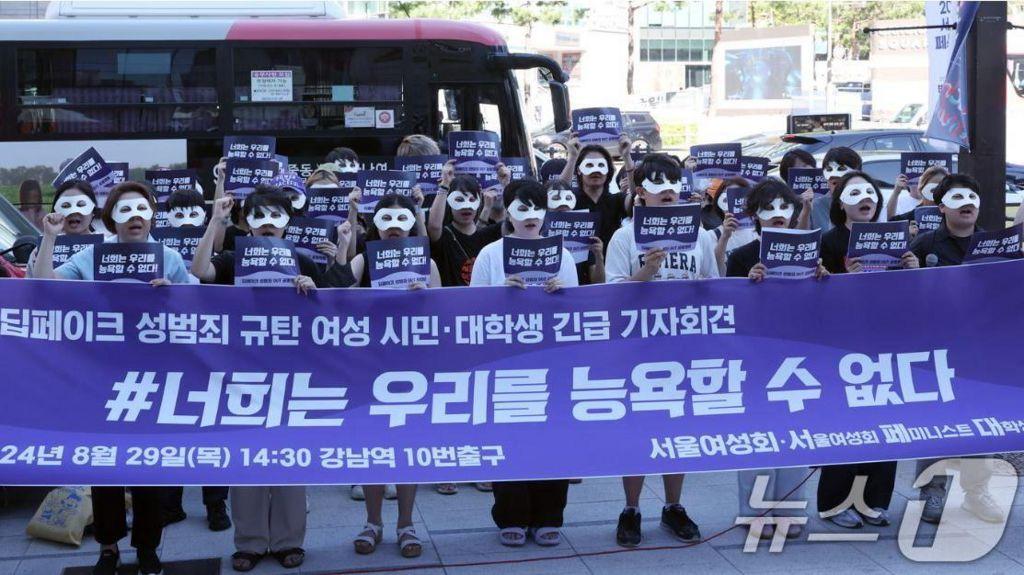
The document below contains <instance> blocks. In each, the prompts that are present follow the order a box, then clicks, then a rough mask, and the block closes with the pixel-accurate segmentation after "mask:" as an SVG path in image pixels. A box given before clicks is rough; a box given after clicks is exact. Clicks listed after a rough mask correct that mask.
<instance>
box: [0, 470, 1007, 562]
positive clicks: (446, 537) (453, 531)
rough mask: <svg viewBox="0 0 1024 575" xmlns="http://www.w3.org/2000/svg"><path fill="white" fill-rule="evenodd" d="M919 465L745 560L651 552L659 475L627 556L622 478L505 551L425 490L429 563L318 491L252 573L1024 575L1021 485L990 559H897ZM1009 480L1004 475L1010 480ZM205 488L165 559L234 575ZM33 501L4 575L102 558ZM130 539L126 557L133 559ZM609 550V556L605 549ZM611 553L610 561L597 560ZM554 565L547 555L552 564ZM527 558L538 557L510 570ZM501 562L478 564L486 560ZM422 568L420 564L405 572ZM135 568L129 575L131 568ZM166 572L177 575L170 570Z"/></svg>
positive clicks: (713, 543)
mask: <svg viewBox="0 0 1024 575" xmlns="http://www.w3.org/2000/svg"><path fill="white" fill-rule="evenodd" d="M913 469H914V467H913V463H912V462H903V463H901V464H900V467H899V471H900V473H899V476H898V478H897V483H896V494H895V495H894V499H893V504H892V505H891V506H890V513H891V515H892V517H893V519H894V525H892V526H890V527H886V528H880V529H875V528H865V529H861V530H857V531H853V532H851V531H846V530H841V529H839V528H836V527H834V526H832V525H831V524H826V523H824V522H822V521H820V520H819V519H817V518H816V517H814V518H811V519H810V520H809V522H808V524H807V529H805V534H804V535H803V536H801V537H800V539H799V540H796V541H791V542H788V543H787V545H786V547H785V549H784V550H783V551H782V552H781V553H769V552H768V542H762V543H761V544H760V546H759V547H758V550H757V552H756V553H744V552H743V542H744V539H745V537H746V530H745V529H733V530H731V531H728V532H726V533H724V534H722V535H719V536H717V537H714V538H712V539H711V540H710V541H707V542H706V543H703V544H699V545H696V546H693V547H690V548H687V549H654V550H652V549H653V548H657V547H667V546H672V547H675V546H680V545H683V544H682V543H681V542H679V541H677V540H675V539H673V538H671V537H670V536H669V535H668V534H667V533H666V532H665V531H662V530H661V529H660V528H659V526H658V522H659V517H660V510H661V505H662V501H663V500H662V489H661V481H660V479H659V478H653V480H651V479H649V480H648V484H647V486H646V488H645V492H644V495H643V499H642V502H641V512H642V513H643V515H644V522H643V526H644V543H643V545H642V546H641V547H640V548H638V549H637V550H632V551H622V550H621V548H619V547H618V546H616V545H615V524H616V519H617V517H618V513H619V511H620V510H621V509H622V505H623V502H622V487H621V482H620V481H619V480H618V479H614V478H609V479H587V480H585V481H584V482H583V484H581V485H573V486H570V489H569V506H568V508H567V509H566V514H565V519H566V525H565V528H564V530H563V534H564V542H563V544H562V545H561V546H560V547H556V548H553V549H549V548H540V547H538V546H536V545H535V544H533V543H532V542H531V543H528V544H527V546H526V547H524V548H520V549H509V548H506V547H502V546H501V545H500V544H499V543H498V540H497V533H496V529H495V527H494V524H493V523H492V521H491V517H490V505H491V502H492V499H491V495H490V494H489V493H481V492H478V491H477V490H476V489H474V488H473V487H472V486H469V485H463V486H460V491H459V493H458V494H457V495H454V496H443V495H439V494H437V493H436V492H435V491H434V490H433V489H432V488H431V487H429V486H425V487H422V488H421V489H420V492H419V496H418V498H417V503H416V507H417V509H416V514H415V520H416V529H417V532H418V533H419V535H420V537H421V538H423V540H424V550H423V555H422V557H420V558H418V559H415V560H407V559H403V558H402V557H401V556H399V554H398V548H397V545H396V544H395V529H394V522H395V519H396V517H397V506H396V503H395V502H393V501H387V502H385V511H384V519H385V522H386V525H385V533H384V542H383V543H382V544H381V545H380V546H379V547H378V549H377V552H376V553H374V554H373V555H370V556H361V555H356V554H355V552H354V551H353V549H352V543H351V538H352V537H353V536H354V535H355V534H356V533H357V531H359V528H360V527H362V525H363V521H364V514H363V506H362V503H361V502H356V501H352V500H350V499H349V497H348V488H347V487H315V488H311V489H310V490H309V491H308V493H309V503H310V509H311V511H310V514H309V520H308V530H307V534H306V544H305V548H306V552H307V556H306V562H305V564H304V565H303V566H302V567H301V568H299V569H298V570H291V571H289V570H285V569H281V568H280V567H279V566H278V565H277V563H276V562H274V561H273V560H272V559H269V560H264V561H263V562H262V563H261V564H260V566H259V567H258V568H257V569H256V570H254V571H253V572H252V573H255V574H260V575H267V574H272V573H273V574H277V573H290V574H328V573H347V572H360V573H368V572H373V573H387V572H391V571H392V570H396V569H402V570H403V571H402V572H403V573H411V574H413V575H437V574H444V573H447V574H452V575H471V574H486V575H503V574H523V575H526V574H540V573H558V574H567V575H569V574H588V573H594V574H599V573H600V574H603V573H609V574H610V573H623V572H627V571H629V572H635V573H643V575H656V574H658V573H682V572H685V573H687V574H691V573H692V574H696V573H714V574H723V573H772V572H784V573H786V575H797V574H801V573H808V574H810V573H823V572H826V571H827V572H828V573H829V575H842V574H846V573H849V574H855V573H856V574H863V573H929V574H931V573H945V572H949V573H972V574H974V573H1024V529H1021V526H1022V525H1024V497H1021V491H1022V489H1021V487H1018V490H1017V498H1016V500H1015V503H1016V505H1015V507H1014V509H1013V511H1012V512H1011V514H1010V519H1009V522H1008V526H1007V529H1006V531H1005V533H1004V534H1003V536H1002V539H1001V541H1000V542H999V545H998V546H997V548H996V549H995V550H993V551H991V552H990V553H988V554H987V555H986V556H984V557H983V558H981V559H979V560H977V561H974V562H971V563H967V564H951V563H945V564H939V565H936V564H926V563H914V562H911V561H910V560H908V559H906V558H904V557H903V555H902V554H901V553H900V550H899V546H898V542H897V540H896V536H897V533H898V530H899V522H900V520H901V518H902V515H903V510H904V508H905V507H906V503H907V498H908V497H915V495H916V494H915V490H914V489H912V488H911V481H912V476H911V475H912V472H913ZM1004 479H1005V478H1004ZM816 485H817V475H815V477H813V478H812V479H811V480H810V481H808V482H807V484H806V486H805V490H806V496H807V498H808V499H809V501H810V502H811V503H810V507H811V508H812V509H813V505H814V504H813V502H814V492H815V488H816ZM198 491H199V490H198V489H196V488H190V489H186V491H185V510H186V511H187V512H188V514H189V518H188V519H186V520H185V521H184V522H182V523H179V524H176V525H173V526H170V527H169V528H168V529H166V530H165V531H164V537H163V544H162V546H161V548H160V555H161V557H162V559H163V560H164V561H165V562H173V561H181V560H186V559H199V558H218V557H219V558H220V559H221V572H222V573H225V574H227V573H233V571H232V570H231V567H230V556H231V553H232V552H233V551H234V549H233V546H232V539H231V531H227V532H223V533H211V532H209V531H208V530H207V529H206V522H205V510H204V509H203V507H202V504H201V502H200V497H199V492H198ZM683 500H684V501H683V502H684V504H685V505H686V508H687V510H688V512H689V514H690V516H691V517H693V518H694V519H695V521H697V523H698V524H699V525H700V527H701V532H702V533H703V535H704V537H705V538H709V537H712V536H714V535H716V534H717V533H719V532H721V531H723V530H727V529H728V528H729V527H730V526H731V525H732V524H733V521H734V520H735V516H736V509H737V494H736V475H735V473H711V474H695V475H690V476H688V477H687V479H686V485H685V488H684V496H683ZM961 500H962V492H961V491H960V490H959V488H954V489H953V491H952V493H951V495H950V505H948V506H947V519H949V520H951V521H958V520H963V521H965V522H966V521H967V517H966V514H965V513H964V512H963V511H962V510H960V509H959V502H960V501H961ZM34 505H35V503H32V504H29V503H27V502H22V503H16V504H14V505H12V506H10V507H8V508H0V575H30V574H45V575H57V574H60V573H61V572H62V570H63V568H65V567H70V566H86V565H89V566H91V565H92V564H93V563H94V562H95V560H96V558H97V556H98V546H97V544H96V543H95V541H93V540H92V539H89V540H88V541H86V542H85V543H83V544H82V546H81V547H80V548H77V549H76V548H70V547H67V546H62V545H58V544H54V543H48V542H45V541H39V540H33V539H30V538H28V537H27V536H26V535H25V534H24V530H25V525H26V524H27V522H28V520H29V519H30V517H31V516H32V513H33V512H34V510H35V509H34ZM808 532H810V533H838V532H843V533H862V534H863V533H876V532H877V533H879V534H880V538H879V540H878V541H875V542H842V543H832V542H828V543H826V542H812V541H808V540H807V535H806V534H807V533H808ZM934 532H935V528H934V527H932V526H927V525H925V526H924V527H922V528H921V533H920V534H919V537H918V540H919V541H924V542H927V541H928V540H929V538H930V536H931V534H933V533H934ZM126 546H127V541H124V542H122V553H123V555H124V558H125V561H126V562H132V561H133V560H134V553H132V552H130V549H129V548H127V547H126ZM602 552H607V553H602ZM597 553H602V554H597ZM548 558H550V559H548ZM524 559H545V560H539V561H528V562H515V563H506V561H516V560H524ZM487 562H500V563H496V564H487V565H480V563H487ZM414 566H422V567H423V568H422V569H414V570H408V569H409V568H410V567H414ZM126 573H127V571H126ZM165 573H166V575H175V571H174V570H172V569H170V568H168V569H166V570H165Z"/></svg>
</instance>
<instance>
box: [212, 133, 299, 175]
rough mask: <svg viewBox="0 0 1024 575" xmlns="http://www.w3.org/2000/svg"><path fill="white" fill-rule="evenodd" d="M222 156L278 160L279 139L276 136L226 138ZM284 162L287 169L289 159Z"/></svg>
mask: <svg viewBox="0 0 1024 575" xmlns="http://www.w3.org/2000/svg"><path fill="white" fill-rule="evenodd" d="M222 155H223V156H224V157H225V158H229V159H230V158H239V159H243V160H276V158H275V156H277V138H275V137H274V136H225V137H224V151H223V154H222ZM282 157H283V156H282ZM284 160H285V161H284V168H287V167H288V158H284Z"/></svg>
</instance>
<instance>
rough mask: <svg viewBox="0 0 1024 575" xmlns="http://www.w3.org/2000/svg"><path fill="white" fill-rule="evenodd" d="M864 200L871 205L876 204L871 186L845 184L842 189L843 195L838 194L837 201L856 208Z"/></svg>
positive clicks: (876, 199)
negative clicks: (867, 200)
mask: <svg viewBox="0 0 1024 575" xmlns="http://www.w3.org/2000/svg"><path fill="white" fill-rule="evenodd" d="M865 199H869V200H871V203H873V204H875V203H878V198H877V197H875V188H873V187H872V186H871V184H868V183H866V182H865V183H863V184H847V185H846V187H845V188H843V193H841V194H839V201H841V202H843V203H844V204H846V205H848V206H856V205H857V204H859V203H861V202H862V201H864V200H865Z"/></svg>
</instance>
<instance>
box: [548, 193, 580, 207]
mask: <svg viewBox="0 0 1024 575" xmlns="http://www.w3.org/2000/svg"><path fill="white" fill-rule="evenodd" d="M562 206H565V207H567V208H569V209H570V210H572V209H575V208H576V194H574V193H572V190H548V209H549V210H555V209H558V208H560V207H562Z"/></svg>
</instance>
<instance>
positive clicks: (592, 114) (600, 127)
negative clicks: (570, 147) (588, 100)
mask: <svg viewBox="0 0 1024 575" xmlns="http://www.w3.org/2000/svg"><path fill="white" fill-rule="evenodd" d="M572 130H573V132H575V133H576V134H577V136H579V139H580V144H582V145H584V146H586V145H589V144H597V145H601V146H606V145H611V144H615V143H616V142H618V141H619V135H620V134H621V133H622V112H621V111H619V109H618V108H580V109H579V110H573V111H572Z"/></svg>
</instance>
